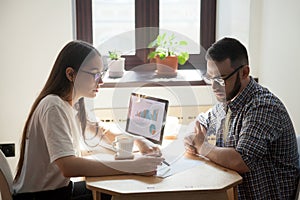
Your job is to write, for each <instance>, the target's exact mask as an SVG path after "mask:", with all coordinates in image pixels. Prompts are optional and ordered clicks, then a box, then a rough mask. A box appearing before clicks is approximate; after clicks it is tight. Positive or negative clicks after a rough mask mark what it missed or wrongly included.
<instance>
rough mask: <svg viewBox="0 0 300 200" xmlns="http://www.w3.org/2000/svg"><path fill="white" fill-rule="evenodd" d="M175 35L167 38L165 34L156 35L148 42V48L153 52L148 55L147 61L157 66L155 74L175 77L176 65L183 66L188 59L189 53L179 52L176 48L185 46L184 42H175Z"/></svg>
mask: <svg viewBox="0 0 300 200" xmlns="http://www.w3.org/2000/svg"><path fill="white" fill-rule="evenodd" d="M175 39H176V38H175V35H174V34H172V35H170V36H167V34H166V33H164V34H162V35H158V36H157V38H156V39H155V40H154V41H152V42H150V43H149V45H148V48H154V51H152V52H150V53H149V54H148V59H150V60H151V62H155V63H156V64H157V73H158V74H162V75H176V74H177V69H178V64H180V65H184V64H185V62H186V61H187V60H188V59H189V53H188V52H185V51H181V52H179V50H178V47H180V46H185V45H187V42H186V41H184V40H181V41H176V40H175Z"/></svg>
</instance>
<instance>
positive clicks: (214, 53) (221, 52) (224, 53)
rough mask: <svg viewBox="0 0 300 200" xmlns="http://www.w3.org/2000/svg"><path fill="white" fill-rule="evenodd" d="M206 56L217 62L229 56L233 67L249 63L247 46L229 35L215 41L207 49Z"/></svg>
mask: <svg viewBox="0 0 300 200" xmlns="http://www.w3.org/2000/svg"><path fill="white" fill-rule="evenodd" d="M205 58H206V59H207V60H213V61H217V62H222V61H224V60H226V59H227V58H229V59H230V61H231V66H232V67H233V68H236V67H239V66H241V65H248V64H249V61H248V53H247V49H246V47H245V46H244V45H243V44H242V43H240V42H239V41H238V40H236V39H233V38H227V37H225V38H223V39H221V40H219V41H217V42H216V43H214V44H213V45H212V46H211V47H210V48H209V49H208V50H207V52H206V56H205Z"/></svg>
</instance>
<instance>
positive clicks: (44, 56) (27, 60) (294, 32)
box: [0, 0, 300, 171]
mask: <svg viewBox="0 0 300 200" xmlns="http://www.w3.org/2000/svg"><path fill="white" fill-rule="evenodd" d="M241 2H243V3H241ZM299 4H300V2H299V0H287V1H282V0H263V1H261V0H243V1H240V0H226V1H218V13H219V14H218V29H217V30H218V35H217V38H220V37H222V36H225V35H226V36H231V35H233V36H235V37H237V38H240V39H241V40H242V41H243V42H245V43H246V44H247V45H246V46H248V48H249V49H248V50H249V51H250V59H251V60H250V63H251V65H253V66H252V73H253V74H254V75H255V76H256V75H257V77H258V78H259V81H260V82H261V83H262V84H263V85H265V86H266V87H268V88H270V89H271V90H272V91H273V92H274V93H275V94H277V95H278V96H279V97H280V98H281V99H282V100H283V102H284V103H285V104H286V107H287V108H288V110H289V112H290V114H291V117H292V119H293V121H294V123H295V127H296V130H297V132H298V133H300V107H299V106H298V104H297V99H299V91H298V90H297V88H296V86H297V84H298V82H297V79H296V77H298V76H299V74H300V70H299V68H300V67H299V62H298V60H297V59H296V58H297V57H296V56H297V53H299V52H300V46H299V44H300V43H299V36H300V26H299V24H300V22H299V20H300V12H299V10H300V5H299ZM238 8H240V9H241V10H240V11H239V12H234V11H236V10H237V9H238ZM283 8H284V9H283ZM229 13H230V14H229ZM244 15H245V16H244ZM237 18H239V19H237ZM239 21H242V22H244V25H243V26H240V27H239V28H238V27H237V25H235V24H236V23H237V22H239ZM224 24H225V25H226V26H224ZM0 27H1V31H0V42H1V46H0V58H1V66H0V70H1V71H0V93H1V104H0V106H1V114H0V120H1V122H0V125H1V126H0V143H6V142H13V143H16V145H17V147H16V150H18V149H19V146H18V145H19V141H20V139H19V138H20V134H21V132H22V127H23V125H24V121H25V118H26V116H27V114H28V112H29V109H30V106H31V105H32V103H33V100H34V99H35V97H36V96H37V94H38V91H40V89H41V87H42V86H43V84H44V82H45V80H46V78H47V76H48V74H49V70H50V69H51V67H52V64H53V62H54V59H55V58H56V56H57V54H58V51H59V50H60V49H61V48H62V46H63V45H64V44H65V43H67V42H68V41H70V40H71V39H72V38H73V34H72V33H73V26H72V1H69V0H42V1H37V0H0ZM240 28H242V29H240ZM107 99H109V97H107ZM16 153H17V154H18V151H17V152H16ZM9 162H10V164H11V166H12V169H13V171H14V170H15V165H16V162H17V157H15V158H9Z"/></svg>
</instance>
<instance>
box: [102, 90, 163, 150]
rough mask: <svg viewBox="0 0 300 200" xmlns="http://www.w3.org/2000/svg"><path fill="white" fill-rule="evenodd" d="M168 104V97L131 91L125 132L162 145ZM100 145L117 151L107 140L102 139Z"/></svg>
mask: <svg viewBox="0 0 300 200" xmlns="http://www.w3.org/2000/svg"><path fill="white" fill-rule="evenodd" d="M168 106H169V101H168V100H166V99H161V98H158V97H153V96H149V95H145V94H139V93H134V92H133V93H131V95H130V99H129V105H128V113H127V120H126V128H125V132H126V133H129V134H132V135H137V136H143V137H145V138H147V139H148V140H150V141H152V142H153V143H155V144H158V145H161V144H162V141H163V135H164V128H165V124H166V118H167V111H168ZM99 145H100V146H102V147H104V148H106V149H109V150H112V151H115V150H114V149H113V148H112V146H111V145H110V144H107V143H105V142H102V141H101V142H100V144H99ZM135 148H137V147H135ZM135 150H137V149H135Z"/></svg>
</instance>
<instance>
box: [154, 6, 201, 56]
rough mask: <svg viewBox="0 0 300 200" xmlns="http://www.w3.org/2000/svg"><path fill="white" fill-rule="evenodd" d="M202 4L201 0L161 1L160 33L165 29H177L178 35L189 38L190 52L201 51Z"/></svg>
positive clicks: (196, 52) (197, 52)
mask: <svg viewBox="0 0 300 200" xmlns="http://www.w3.org/2000/svg"><path fill="white" fill-rule="evenodd" d="M200 4H201V1H200V0H160V1H159V9H160V12H159V26H160V33H162V32H165V31H164V30H169V31H172V32H173V31H175V32H178V35H180V36H183V37H187V38H189V39H190V41H188V43H189V47H188V52H189V53H190V54H199V53H200ZM178 39H179V38H178ZM180 39H185V38H180ZM185 40H187V39H185ZM190 43H193V44H190Z"/></svg>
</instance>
